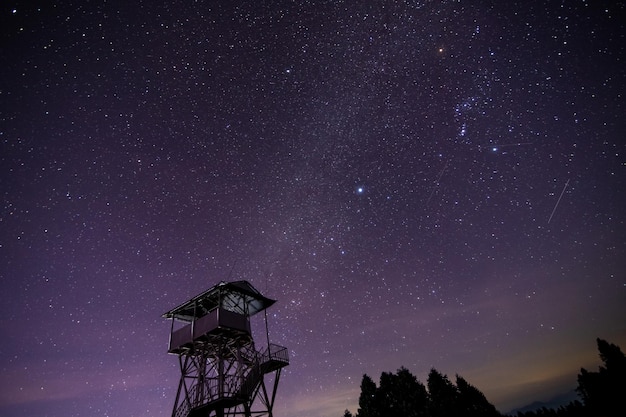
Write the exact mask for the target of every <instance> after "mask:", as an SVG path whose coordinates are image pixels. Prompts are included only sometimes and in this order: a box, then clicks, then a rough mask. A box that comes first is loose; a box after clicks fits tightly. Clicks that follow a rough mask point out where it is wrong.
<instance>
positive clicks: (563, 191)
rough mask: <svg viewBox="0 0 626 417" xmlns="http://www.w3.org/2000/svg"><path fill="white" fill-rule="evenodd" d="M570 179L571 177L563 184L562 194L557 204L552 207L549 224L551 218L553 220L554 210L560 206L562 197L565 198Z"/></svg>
mask: <svg viewBox="0 0 626 417" xmlns="http://www.w3.org/2000/svg"><path fill="white" fill-rule="evenodd" d="M569 180H570V179H569V178H568V179H567V182H566V183H565V185H564V186H563V189H562V190H561V195H560V196H559V199H558V200H556V204H555V205H554V208H553V209H552V214H550V218H549V219H548V224H550V220H552V216H554V212H555V211H556V208H557V207H558V206H559V203H560V202H561V198H563V194H564V193H565V189H566V188H567V186H568V185H569Z"/></svg>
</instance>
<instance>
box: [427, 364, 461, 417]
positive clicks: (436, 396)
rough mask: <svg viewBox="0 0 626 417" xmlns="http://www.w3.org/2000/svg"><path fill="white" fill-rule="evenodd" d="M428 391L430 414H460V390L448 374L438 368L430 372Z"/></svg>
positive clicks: (447, 416) (445, 416)
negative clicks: (442, 372) (440, 371)
mask: <svg viewBox="0 0 626 417" xmlns="http://www.w3.org/2000/svg"><path fill="white" fill-rule="evenodd" d="M428 393H429V394H430V415H431V416H432V417H452V416H460V415H461V413H460V412H459V411H460V410H459V391H458V390H457V388H456V387H455V386H454V384H452V382H450V380H449V379H448V377H447V376H446V375H442V374H441V373H439V371H437V370H436V369H434V368H433V369H431V370H430V373H429V374H428Z"/></svg>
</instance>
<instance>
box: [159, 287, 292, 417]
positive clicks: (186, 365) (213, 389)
mask: <svg viewBox="0 0 626 417" xmlns="http://www.w3.org/2000/svg"><path fill="white" fill-rule="evenodd" d="M274 303H275V300H272V299H269V298H267V297H265V296H263V295H262V294H261V293H260V292H259V291H257V290H256V289H255V288H254V287H253V286H252V285H251V284H250V283H248V282H247V281H235V282H220V283H219V284H217V285H216V286H214V287H212V288H210V289H208V290H207V291H205V292H203V293H201V294H199V295H197V296H195V297H193V298H192V299H191V300H189V301H187V302H185V303H183V304H181V305H179V306H178V307H176V308H174V309H172V310H170V311H168V312H167V313H164V314H163V317H164V318H167V319H171V320H172V327H171V331H170V340H169V348H168V353H170V354H173V355H177V356H178V362H179V366H180V372H181V377H180V381H179V383H178V390H177V392H176V400H175V402H174V409H173V410H172V417H225V416H239V415H242V416H246V417H252V416H264V415H267V416H269V417H273V408H274V401H275V399H276V391H277V389H278V383H279V381H280V374H281V370H282V368H284V367H285V366H287V365H288V364H289V355H288V352H287V348H285V347H283V346H279V345H276V344H272V343H270V342H269V335H268V337H267V347H266V348H265V349H264V350H262V351H259V350H257V349H256V347H255V344H254V340H253V338H252V332H251V327H250V317H251V316H253V315H255V314H257V313H260V312H265V309H266V308H268V307H270V306H271V305H272V304H274ZM265 321H266V330H267V315H265ZM266 376H273V378H268V380H267V381H266Z"/></svg>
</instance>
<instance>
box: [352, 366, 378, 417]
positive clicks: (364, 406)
mask: <svg viewBox="0 0 626 417" xmlns="http://www.w3.org/2000/svg"><path fill="white" fill-rule="evenodd" d="M378 408H379V407H378V405H377V403H376V384H375V383H374V381H373V380H372V378H370V377H369V376H368V375H367V374H365V375H363V379H362V380H361V395H360V396H359V411H358V412H357V415H358V416H359V417H380V416H379V413H378Z"/></svg>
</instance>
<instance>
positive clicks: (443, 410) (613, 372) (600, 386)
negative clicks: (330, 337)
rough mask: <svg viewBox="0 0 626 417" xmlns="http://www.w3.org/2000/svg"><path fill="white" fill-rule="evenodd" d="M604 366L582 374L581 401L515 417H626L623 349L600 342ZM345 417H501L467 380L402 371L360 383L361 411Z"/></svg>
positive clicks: (579, 382) (368, 378)
mask: <svg viewBox="0 0 626 417" xmlns="http://www.w3.org/2000/svg"><path fill="white" fill-rule="evenodd" d="M596 342H597V345H598V351H599V355H600V359H601V360H602V363H603V365H601V366H600V367H599V369H598V371H597V372H590V371H587V370H586V369H584V368H581V370H580V373H579V374H578V387H577V388H576V392H577V394H578V396H579V397H580V399H581V401H572V402H571V403H569V404H568V405H566V406H561V407H559V408H558V409H548V408H546V407H543V408H541V409H539V410H535V411H528V412H518V413H517V414H516V415H515V416H516V417H602V416H606V417H623V416H626V357H625V356H624V353H622V351H621V349H620V348H619V347H618V346H616V345H614V344H612V343H608V342H607V341H605V340H602V339H599V338H598V339H597V340H596ZM343 417H503V415H502V414H501V413H500V412H499V411H498V410H497V409H496V407H495V406H494V405H493V404H491V403H490V402H489V401H488V400H487V398H486V397H485V395H484V394H483V393H482V392H481V391H480V390H479V389H478V388H476V387H474V386H473V385H471V384H470V383H468V382H467V381H466V380H465V379H464V378H462V377H461V376H459V375H456V377H455V380H454V383H453V382H452V381H451V380H450V379H449V378H448V377H447V376H446V375H444V374H442V373H440V372H439V371H437V370H436V369H434V368H433V369H431V370H430V372H429V374H428V379H427V381H426V385H424V384H423V383H421V382H420V381H418V380H417V378H416V377H415V376H414V375H413V374H411V372H410V371H409V370H408V369H406V368H404V367H401V368H400V369H398V371H397V372H396V373H392V372H383V373H382V374H381V376H380V380H379V383H378V385H376V383H375V382H374V380H373V379H372V378H371V377H369V376H368V375H367V374H365V375H363V379H362V380H361V393H360V395H359V409H358V410H357V412H356V414H354V415H353V414H352V413H351V412H350V411H349V410H346V411H345V412H344V415H343Z"/></svg>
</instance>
